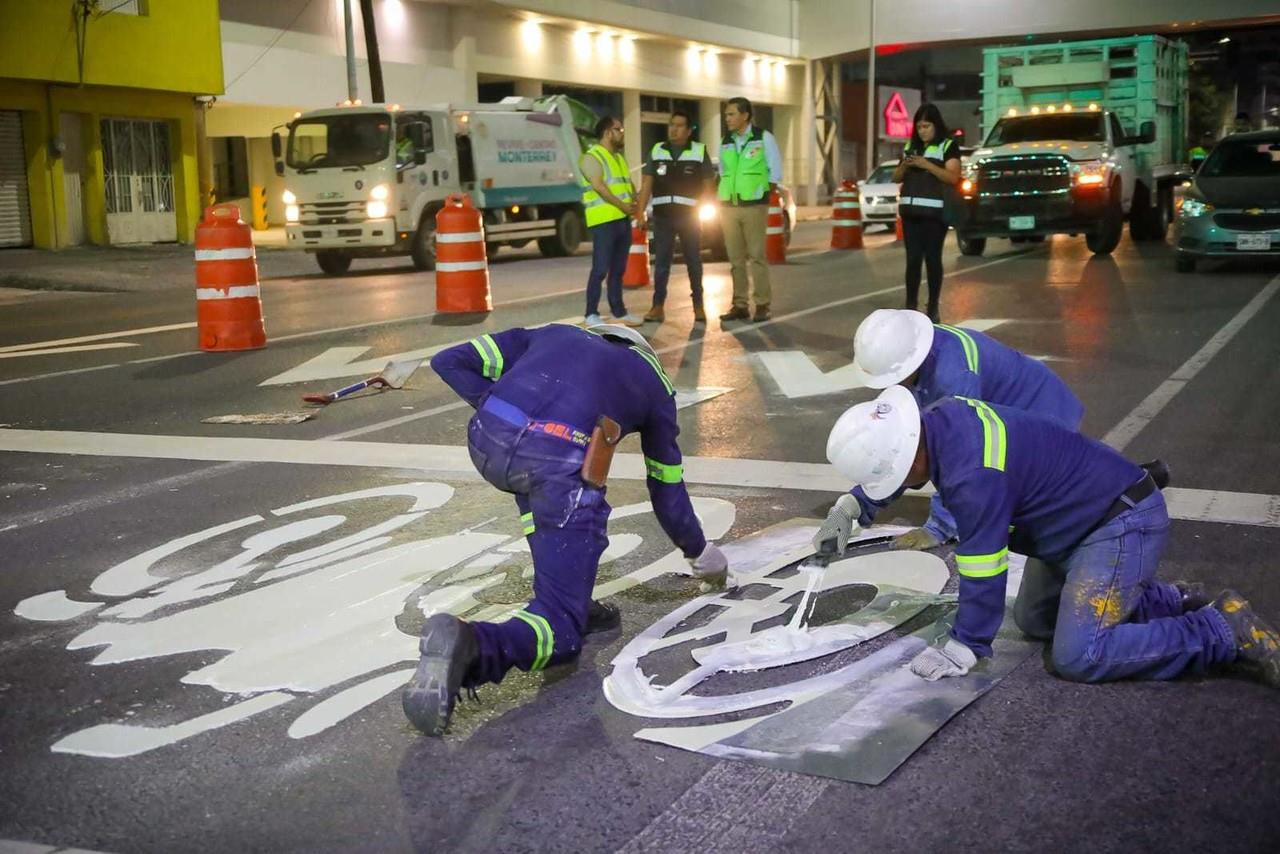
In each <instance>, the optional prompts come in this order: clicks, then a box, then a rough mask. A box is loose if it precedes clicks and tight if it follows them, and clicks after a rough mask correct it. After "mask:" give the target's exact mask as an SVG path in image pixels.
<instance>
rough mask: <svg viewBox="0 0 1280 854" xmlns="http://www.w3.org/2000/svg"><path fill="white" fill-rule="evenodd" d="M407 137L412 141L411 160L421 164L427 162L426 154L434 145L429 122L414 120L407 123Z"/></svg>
mask: <svg viewBox="0 0 1280 854" xmlns="http://www.w3.org/2000/svg"><path fill="white" fill-rule="evenodd" d="M408 130H409V139H410V140H411V141H412V142H413V162H414V163H415V164H416V165H418V166H421V165H422V164H424V163H426V162H427V155H428V154H429V153H430V152H431V150H432V149H433V148H434V147H435V141H434V140H433V139H432V137H431V124H430V122H414V123H413V124H411V125H409V128H408Z"/></svg>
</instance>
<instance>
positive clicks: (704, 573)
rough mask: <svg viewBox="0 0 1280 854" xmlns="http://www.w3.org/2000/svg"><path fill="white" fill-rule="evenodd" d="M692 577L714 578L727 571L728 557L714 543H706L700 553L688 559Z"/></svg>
mask: <svg viewBox="0 0 1280 854" xmlns="http://www.w3.org/2000/svg"><path fill="white" fill-rule="evenodd" d="M689 566H690V567H692V569H693V576H694V578H714V577H716V576H718V575H723V574H724V573H726V572H728V571H729V559H728V558H727V557H725V556H724V552H722V551H720V549H719V548H718V547H717V546H716V544H715V543H707V547H706V548H705V549H703V550H702V554H700V555H698V556H697V557H695V558H694V559H693V560H691V561H689Z"/></svg>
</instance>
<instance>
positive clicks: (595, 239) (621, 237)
mask: <svg viewBox="0 0 1280 854" xmlns="http://www.w3.org/2000/svg"><path fill="white" fill-rule="evenodd" d="M590 232H591V272H590V273H589V274H587V312H586V313H587V314H588V315H592V314H599V313H600V283H601V282H602V281H604V280H605V278H606V277H608V282H609V283H608V287H609V310H610V311H612V312H613V316H614V317H622V316H624V315H625V314H626V313H627V304H626V303H625V302H623V301H622V276H623V274H624V273H626V272H627V257H628V255H629V254H630V253H631V220H629V219H625V218H624V219H615V220H610V221H609V222H604V223H601V224H600V225H595V226H592V227H591V228H590Z"/></svg>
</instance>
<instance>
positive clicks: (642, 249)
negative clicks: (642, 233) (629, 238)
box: [631, 243, 649, 255]
mask: <svg viewBox="0 0 1280 854" xmlns="http://www.w3.org/2000/svg"><path fill="white" fill-rule="evenodd" d="M648 251H649V247H648V246H645V245H644V244H643V243H632V244H631V254H632V255H643V254H644V253H646V252H648Z"/></svg>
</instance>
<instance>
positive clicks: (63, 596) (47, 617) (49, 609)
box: [13, 590, 102, 622]
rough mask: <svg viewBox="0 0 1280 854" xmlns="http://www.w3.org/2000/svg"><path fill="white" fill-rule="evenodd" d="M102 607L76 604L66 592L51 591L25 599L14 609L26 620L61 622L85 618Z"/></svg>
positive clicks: (99, 605)
mask: <svg viewBox="0 0 1280 854" xmlns="http://www.w3.org/2000/svg"><path fill="white" fill-rule="evenodd" d="M101 607H102V603H101V602H76V601H75V600H73V599H70V598H68V597H67V593H66V591H65V590H51V591H49V592H48V593H41V594H39V595H37V596H31V597H29V598H27V599H23V600H22V601H21V602H19V603H18V607H16V608H14V609H13V613H15V614H17V615H18V616H19V617H22V618H23V619H24V620H35V621H40V622H46V621H49V622H61V621H62V620H73V619H75V618H76V617H81V616H84V615H85V614H88V613H90V612H92V611H95V610H97V609H98V608H101Z"/></svg>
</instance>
